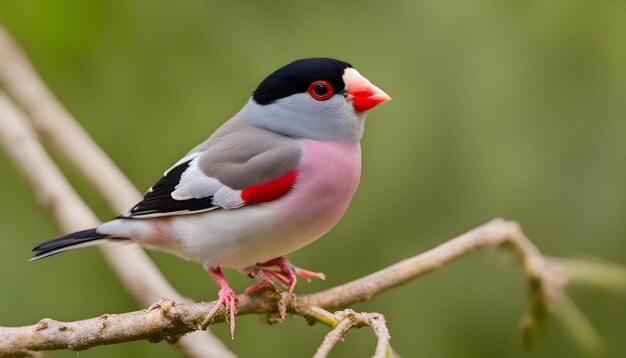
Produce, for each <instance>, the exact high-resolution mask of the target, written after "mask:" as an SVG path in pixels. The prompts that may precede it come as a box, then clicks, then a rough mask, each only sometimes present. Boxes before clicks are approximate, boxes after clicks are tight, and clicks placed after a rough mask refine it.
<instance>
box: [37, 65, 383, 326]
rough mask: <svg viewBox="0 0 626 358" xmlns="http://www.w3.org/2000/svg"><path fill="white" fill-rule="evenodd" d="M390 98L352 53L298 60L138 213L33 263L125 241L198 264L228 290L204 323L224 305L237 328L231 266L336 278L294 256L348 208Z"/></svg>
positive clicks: (61, 240) (266, 274)
mask: <svg viewBox="0 0 626 358" xmlns="http://www.w3.org/2000/svg"><path fill="white" fill-rule="evenodd" d="M389 100H391V97H390V96H389V95H387V94H386V93H385V92H384V91H382V90H381V89H379V88H378V87H376V86H375V85H373V84H372V83H371V82H370V81H369V80H368V79H366V78H365V77H364V76H363V75H361V74H360V73H359V72H358V71H357V70H356V69H355V68H354V67H353V66H352V65H351V64H349V63H348V62H344V61H341V60H337V59H333V58H326V57H315V58H304V59H299V60H295V61H293V62H290V63H288V64H287V65H285V66H283V67H281V68H279V69H278V70H276V71H274V72H272V73H271V74H270V75H269V76H267V77H266V78H265V79H264V80H263V81H261V83H260V84H259V85H258V86H257V88H256V89H255V90H254V91H253V93H252V96H251V97H250V98H249V99H248V101H247V102H246V104H245V105H244V106H243V108H242V109H241V110H240V111H239V112H238V113H236V114H235V115H234V116H233V117H232V118H230V119H229V120H228V121H226V122H225V123H224V124H222V125H221V126H220V127H219V128H218V129H217V130H216V131H215V132H214V133H213V134H212V135H210V136H209V138H208V139H207V140H206V141H204V142H202V143H201V144H199V145H197V146H196V147H194V148H193V149H191V151H189V152H188V153H187V154H186V155H184V156H183V157H182V158H181V159H180V160H179V161H177V162H176V163H174V165H172V166H171V167H170V168H169V169H167V170H166V171H165V172H164V174H163V176H162V177H161V178H160V179H159V180H158V181H157V182H156V184H154V185H153V186H152V187H151V188H150V189H149V190H148V191H147V192H146V193H145V195H144V197H143V199H142V200H141V201H140V202H139V203H137V204H136V205H135V206H134V207H132V208H131V209H130V210H129V211H128V212H126V213H124V214H122V215H120V216H118V217H116V218H114V219H113V220H110V221H107V222H104V223H102V224H101V225H99V226H98V227H95V228H91V229H87V230H82V231H78V232H74V233H70V234H67V235H63V236H60V237H57V238H55V239H52V240H49V241H45V242H42V243H40V244H38V245H37V246H35V247H34V248H33V249H32V252H33V256H32V257H31V258H30V260H29V261H33V260H38V259H42V258H45V257H48V256H51V255H55V254H58V253H61V252H64V251H67V250H71V249H75V248H80V247H85V246H91V245H96V244H101V243H104V242H107V241H116V242H134V243H138V244H140V245H142V246H144V247H147V248H149V249H155V250H160V251H164V252H168V253H172V254H175V255H177V256H179V257H181V258H183V259H186V260H191V261H195V262H198V263H200V264H201V265H202V266H203V267H204V269H205V270H206V271H207V272H208V273H209V274H210V275H211V276H212V277H213V278H214V280H215V282H216V283H217V285H218V286H219V288H220V290H219V293H218V299H217V302H216V304H215V305H213V306H212V308H211V309H210V311H209V313H208V314H207V316H206V318H205V320H204V322H203V324H202V327H203V328H205V329H206V327H207V326H208V324H209V322H210V321H211V319H212V318H213V316H214V315H215V314H216V313H217V312H218V311H219V309H220V308H221V307H222V306H223V307H224V309H225V312H226V316H227V318H228V320H229V321H230V333H231V337H232V338H234V334H235V318H236V312H237V311H236V300H237V296H236V294H235V292H234V290H233V289H232V288H231V287H230V285H229V283H228V281H227V279H226V277H225V275H224V273H223V271H222V268H228V269H235V270H238V271H240V272H242V273H244V274H247V275H249V276H250V277H253V278H257V279H259V280H260V282H259V283H258V284H255V285H253V286H251V287H249V288H248V289H246V290H245V291H244V293H250V292H253V291H255V290H257V289H259V288H261V287H264V286H268V285H271V286H273V287H274V288H276V289H277V290H278V289H279V288H278V285H281V286H283V287H284V288H285V289H289V292H293V289H294V287H295V285H296V281H297V277H298V276H299V277H302V278H306V279H311V278H319V279H325V275H324V274H323V273H320V272H314V271H309V270H306V269H302V268H299V267H297V266H295V265H293V264H291V263H290V262H289V260H287V258H286V255H287V254H289V253H291V252H293V251H296V250H298V249H300V248H302V247H304V246H306V245H308V244H310V243H312V242H313V241H315V240H317V239H319V238H320V237H322V236H323V235H325V234H326V233H327V232H329V231H330V230H331V229H332V228H333V227H334V226H335V225H336V224H337V223H338V222H339V220H340V219H341V217H342V216H343V215H344V213H345V212H346V210H347V208H348V205H349V203H350V201H351V199H352V197H353V195H354V193H355V191H356V189H357V186H358V184H359V181H360V176H361V145H360V140H361V137H362V136H363V130H364V125H365V117H366V113H367V112H368V111H369V110H370V109H372V108H374V107H376V106H377V105H379V104H381V103H383V102H387V101H389ZM274 281H276V283H275V282H274ZM277 284H278V285H277Z"/></svg>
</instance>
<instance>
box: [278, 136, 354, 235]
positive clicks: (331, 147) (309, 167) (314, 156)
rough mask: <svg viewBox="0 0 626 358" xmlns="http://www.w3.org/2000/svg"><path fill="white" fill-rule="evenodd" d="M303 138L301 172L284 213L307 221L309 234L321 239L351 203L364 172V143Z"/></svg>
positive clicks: (290, 217) (298, 219)
mask: <svg viewBox="0 0 626 358" xmlns="http://www.w3.org/2000/svg"><path fill="white" fill-rule="evenodd" d="M302 142H303V144H304V151H303V157H302V162H301V165H300V167H299V170H300V175H298V178H297V180H296V182H295V183H294V186H293V189H292V191H291V192H290V193H289V195H287V196H286V197H285V201H284V202H283V204H282V205H281V210H280V211H281V213H280V216H281V217H282V218H283V219H284V220H292V221H295V222H300V223H302V221H305V222H307V223H308V224H309V225H308V226H310V230H309V234H310V235H311V236H316V237H315V238H314V239H317V237H319V236H321V235H323V234H325V233H326V232H328V231H329V230H330V229H331V228H332V227H333V226H335V224H336V223H337V222H338V221H339V219H341V217H342V216H343V214H344V213H345V211H346V209H347V208H348V205H349V204H350V200H351V199H352V196H353V195H354V192H355V191H356V188H357V186H358V184H359V178H360V176H361V146H360V144H359V143H358V142H353V143H346V142H320V141H314V140H308V139H305V140H303V141H302ZM312 239H313V238H312Z"/></svg>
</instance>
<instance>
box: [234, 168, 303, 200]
mask: <svg viewBox="0 0 626 358" xmlns="http://www.w3.org/2000/svg"><path fill="white" fill-rule="evenodd" d="M298 174H299V171H298V169H294V170H292V171H290V172H288V173H287V174H285V175H283V176H282V177H280V178H276V179H271V180H268V181H266V182H264V183H260V184H254V185H251V186H249V187H247V188H245V189H243V190H242V191H241V200H243V201H244V202H245V203H246V204H259V203H265V202H268V201H273V200H276V199H278V198H280V197H281V196H283V195H285V194H287V192H288V191H289V189H291V185H292V184H293V182H294V181H296V178H297V177H298Z"/></svg>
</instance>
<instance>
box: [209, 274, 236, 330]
mask: <svg viewBox="0 0 626 358" xmlns="http://www.w3.org/2000/svg"><path fill="white" fill-rule="evenodd" d="M207 271H209V273H210V274H211V276H213V279H215V282H217V285H218V286H220V292H219V294H218V299H217V302H216V303H215V305H213V307H212V308H211V311H210V312H209V314H207V316H206V318H205V319H204V321H203V322H202V326H201V327H202V329H207V327H208V326H209V323H210V322H211V319H212V318H213V316H214V315H215V314H216V313H217V311H218V310H219V309H220V307H222V305H223V306H224V309H225V310H226V316H227V317H230V336H231V338H233V339H234V338H235V316H236V315H237V307H236V306H235V301H236V300H237V296H236V295H235V291H233V289H232V288H230V285H228V281H226V277H225V276H224V274H223V273H222V269H220V268H219V267H214V268H209V269H207Z"/></svg>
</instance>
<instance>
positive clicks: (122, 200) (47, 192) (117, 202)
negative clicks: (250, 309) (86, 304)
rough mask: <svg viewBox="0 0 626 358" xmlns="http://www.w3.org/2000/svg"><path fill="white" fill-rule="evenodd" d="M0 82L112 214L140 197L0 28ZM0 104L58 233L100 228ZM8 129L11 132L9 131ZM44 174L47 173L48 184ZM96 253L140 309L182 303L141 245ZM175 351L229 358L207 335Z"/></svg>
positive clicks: (8, 139) (15, 115) (15, 114)
mask: <svg viewBox="0 0 626 358" xmlns="http://www.w3.org/2000/svg"><path fill="white" fill-rule="evenodd" d="M0 80H2V82H3V83H4V85H5V87H6V88H7V90H8V91H10V93H11V94H12V95H13V96H14V98H16V100H17V101H18V102H19V103H20V104H21V105H22V108H25V110H26V112H27V113H28V114H29V118H30V119H32V121H33V123H34V125H35V128H36V129H37V130H38V131H40V132H42V133H43V134H44V136H46V137H47V138H48V139H49V140H50V141H51V142H52V144H53V145H54V146H55V147H57V148H58V149H59V150H60V151H61V152H62V153H64V154H65V155H66V156H67V157H69V159H70V161H71V162H72V163H74V165H75V166H76V167H78V168H79V170H80V171H81V173H82V174H83V175H84V176H85V177H87V179H88V180H89V181H90V182H92V183H93V184H94V185H95V186H96V188H97V189H98V190H99V191H100V193H101V194H102V195H103V196H104V197H105V198H106V199H107V200H108V202H109V204H110V205H111V206H112V207H113V209H114V211H115V212H123V211H125V210H127V209H128V208H129V207H131V206H132V205H133V204H134V203H136V202H137V201H139V200H140V199H141V194H140V193H139V192H138V191H137V190H136V189H135V188H134V187H133V185H132V184H131V183H130V181H129V180H128V179H127V178H126V177H125V176H124V175H123V174H122V172H121V171H120V170H119V169H118V168H117V166H116V165H115V164H114V163H113V162H112V161H111V160H110V158H108V156H107V155H106V154H105V153H104V152H103V151H102V150H101V149H100V148H99V147H98V146H97V145H96V144H95V143H94V142H93V140H92V139H91V138H90V137H89V135H87V133H85V131H84V130H83V129H82V128H81V127H80V125H78V123H77V122H76V121H75V120H74V119H73V118H72V117H71V115H70V114H69V113H68V112H67V111H66V110H65V108H63V106H62V105H61V104H60V103H59V102H58V101H57V100H56V98H55V97H54V96H53V95H52V94H51V92H50V91H49V90H48V88H47V87H46V85H45V83H44V82H43V81H42V80H41V78H40V77H39V76H38V75H37V72H36V71H35V69H34V68H33V67H32V65H31V64H30V62H29V61H28V59H27V58H26V56H25V55H24V54H23V52H22V51H21V49H20V48H19V47H18V46H17V44H16V43H15V42H14V41H13V40H12V39H11V37H10V35H9V34H8V33H7V32H6V30H5V29H4V28H3V27H2V26H1V25H0ZM2 106H3V109H2V110H3V111H4V116H3V118H2V120H3V121H9V122H10V123H9V127H8V128H2V135H3V137H5V141H3V142H5V146H6V148H7V151H8V152H10V155H11V156H12V157H13V159H14V161H15V162H16V164H17V165H18V166H20V167H21V169H22V170H23V171H24V172H25V173H26V175H27V176H28V177H29V180H30V182H31V184H32V185H33V187H35V188H37V189H36V190H37V192H38V196H39V198H40V201H41V202H42V203H44V205H45V206H47V207H49V208H50V209H51V210H52V211H53V212H54V215H55V218H56V220H57V222H58V223H59V225H60V226H61V228H62V229H63V230H64V231H68V232H69V231H77V230H80V229H84V228H87V227H94V226H96V225H98V220H97V218H96V216H95V215H94V214H93V213H92V212H91V211H90V210H89V208H88V207H87V206H86V205H85V204H84V202H82V200H81V199H80V197H79V196H78V195H77V194H76V193H75V192H74V190H73V189H72V188H71V186H70V185H69V184H68V183H67V181H66V180H65V178H64V177H63V175H62V173H61V172H60V171H59V170H58V168H56V166H55V165H54V164H53V162H52V160H51V159H50V158H49V157H48V156H47V154H46V153H45V150H44V149H43V147H42V146H41V145H40V144H39V142H38V141H37V139H36V134H35V133H34V132H33V131H32V128H30V126H28V124H27V123H25V122H26V120H25V119H24V116H23V115H20V113H19V111H18V110H17V109H15V106H13V105H12V103H11V102H10V101H9V100H8V99H7V98H6V97H5V98H3V99H2ZM4 117H7V118H4ZM12 130H15V131H16V132H15V133H11V131H12ZM20 138H21V139H20ZM22 140H23V141H24V142H23V143H21V145H23V146H24V147H26V148H25V149H26V150H27V152H26V153H12V152H13V149H12V148H15V147H16V146H17V147H20V141H22ZM16 142H17V143H16ZM40 167H41V168H45V170H44V169H40ZM46 173H50V175H51V176H52V179H51V178H50V177H47V176H46V175H45V174H46ZM44 178H45V179H46V180H45V181H44V180H43V179H44ZM59 203H63V205H59ZM100 250H101V252H102V254H103V255H104V257H105V259H106V260H107V262H108V263H109V265H110V266H111V267H112V268H113V270H114V271H115V273H116V274H117V276H118V278H119V279H120V280H121V281H122V283H123V284H124V286H125V287H126V289H127V291H128V292H130V293H131V294H132V295H133V297H135V299H136V300H137V301H138V302H140V303H141V304H143V305H149V304H151V303H152V302H154V301H155V300H157V299H158V298H159V297H161V296H166V297H171V298H174V299H176V300H177V301H181V302H182V301H187V299H186V298H184V297H182V296H181V295H180V294H178V292H176V290H174V288H172V286H171V285H170V284H169V283H168V282H167V280H166V279H165V278H164V277H163V275H162V274H161V273H160V271H159V270H158V268H157V267H156V266H155V265H154V263H153V262H152V260H150V258H149V257H148V255H147V254H146V253H145V252H144V251H143V250H142V249H141V248H140V247H139V246H138V245H126V246H123V247H112V246H101V247H100ZM180 347H181V349H183V351H184V352H185V353H186V354H187V355H188V356H191V357H207V356H218V357H233V356H234V355H233V354H232V353H231V352H230V351H229V350H228V349H227V348H226V347H225V346H224V345H223V344H222V343H221V342H220V341H219V340H217V339H216V338H215V337H214V336H213V335H211V334H210V333H206V334H203V335H200V336H199V335H191V336H188V337H186V338H185V339H183V340H181V342H180Z"/></svg>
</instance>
